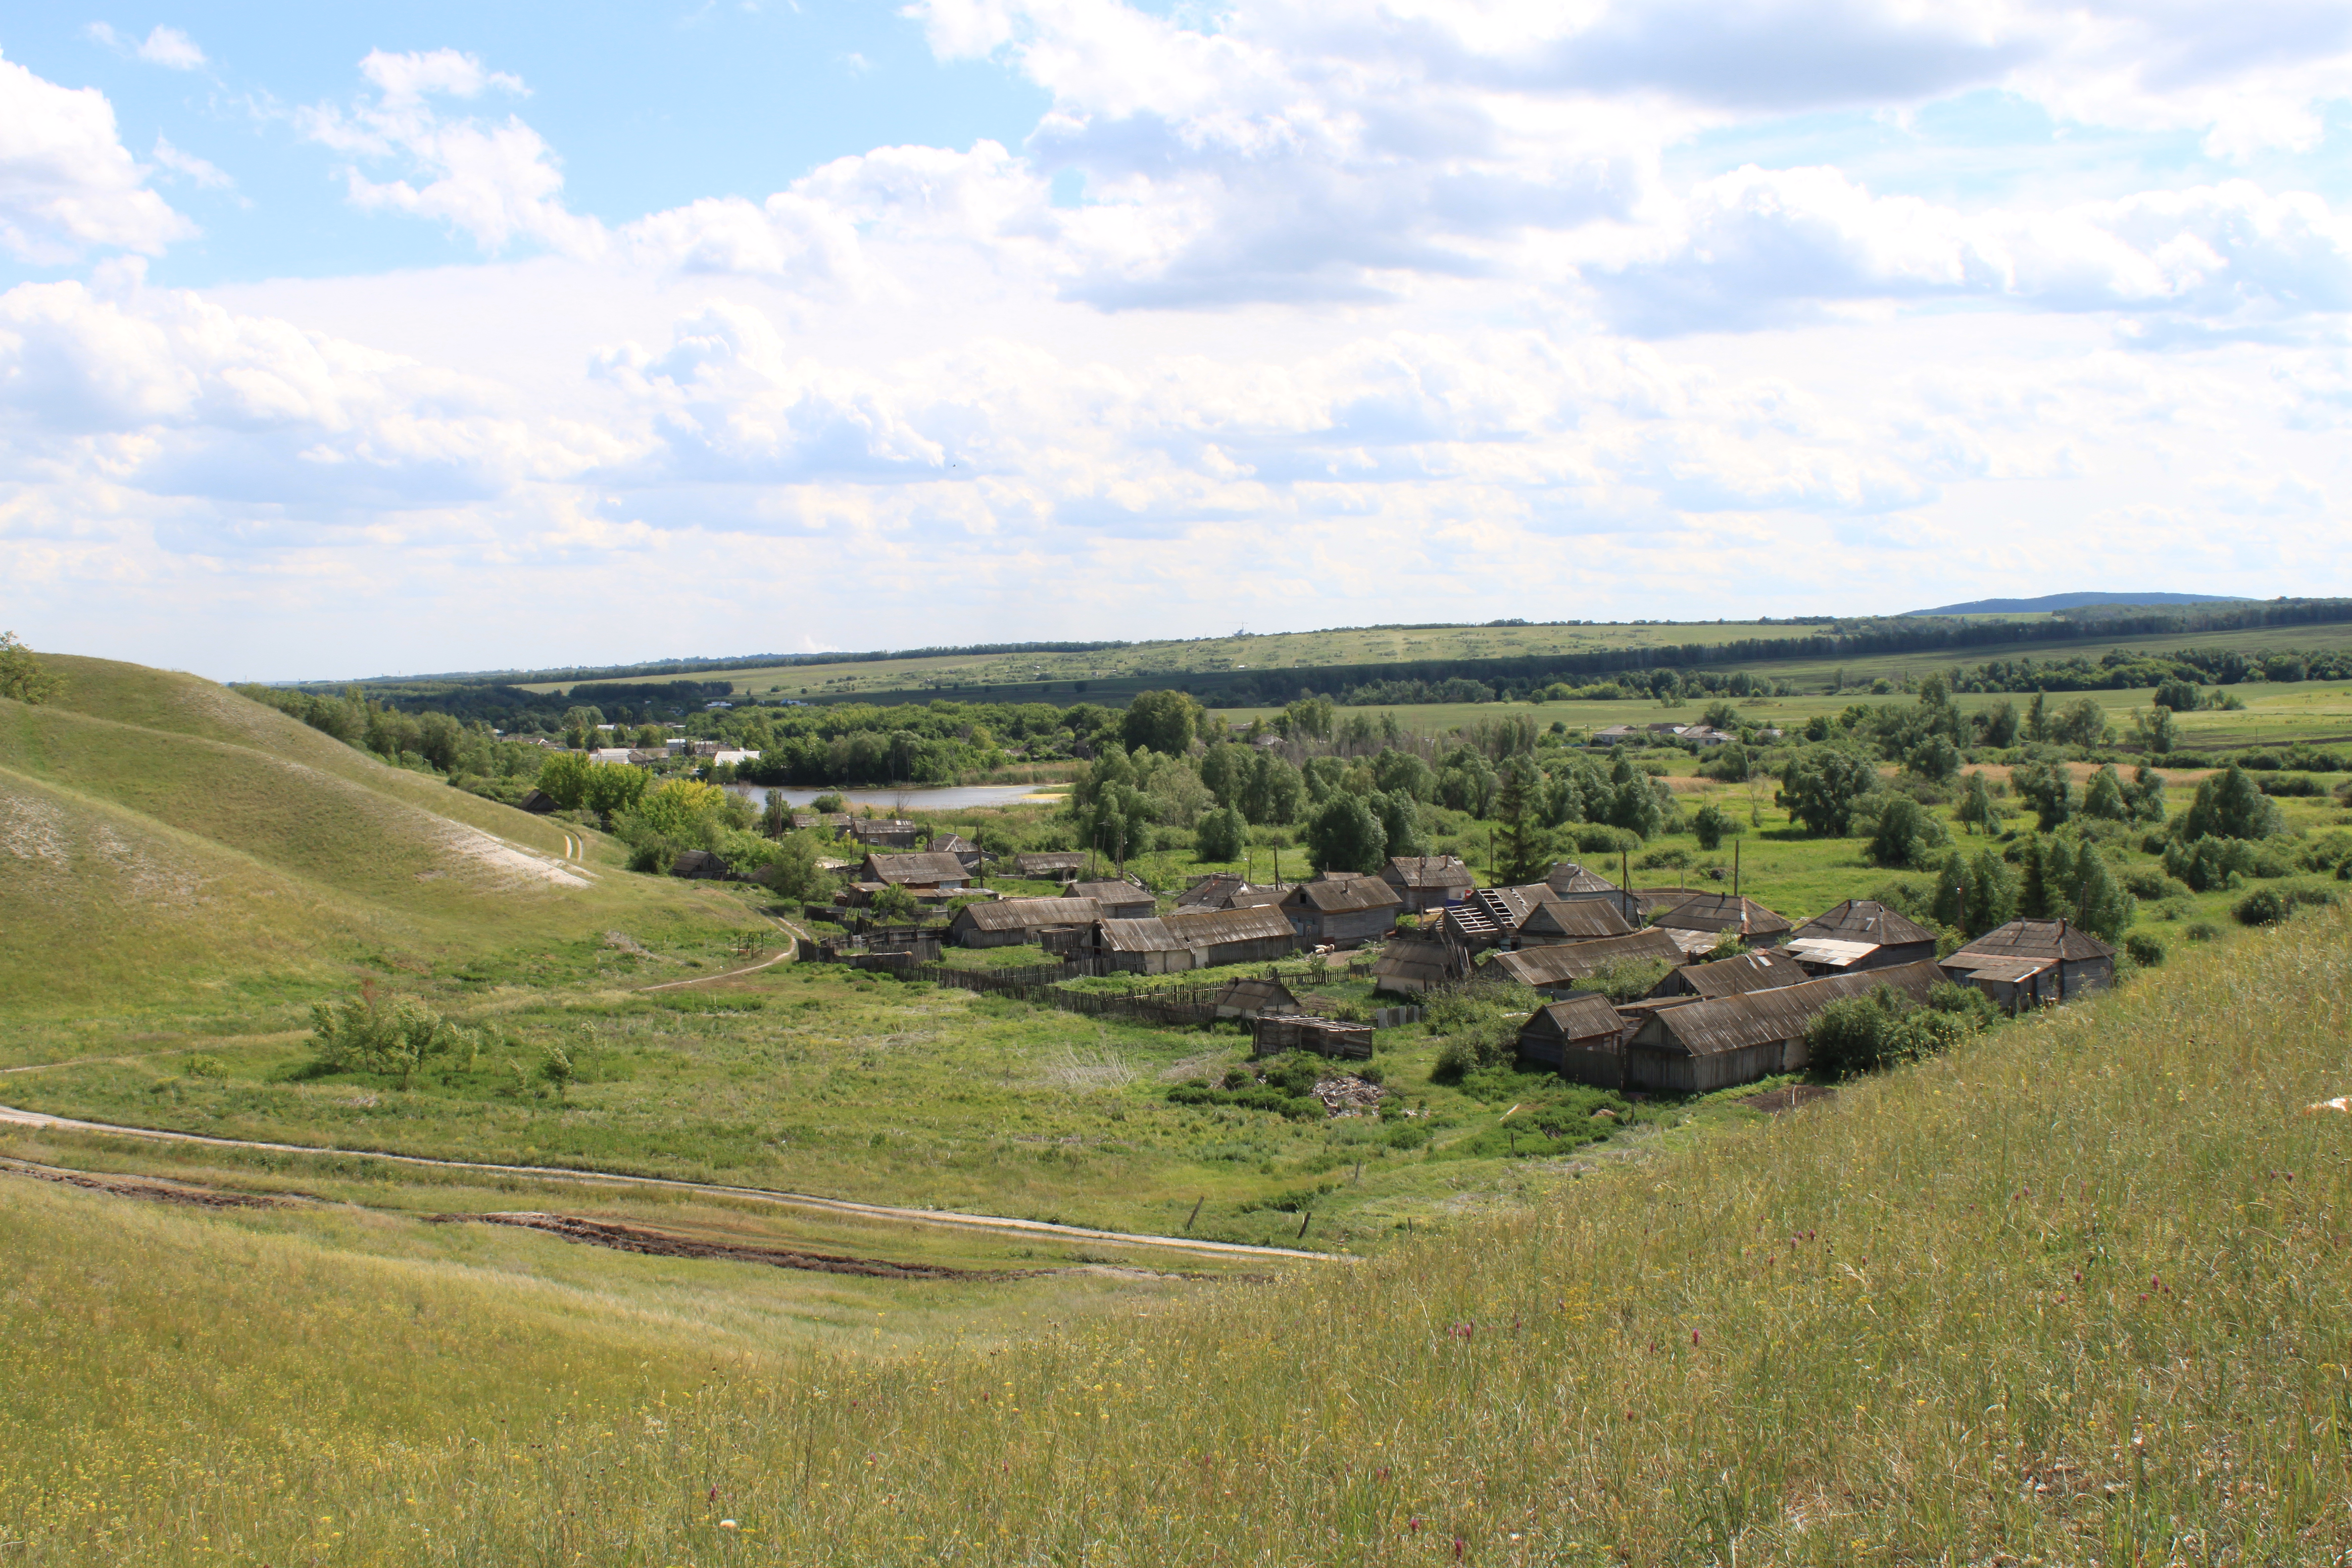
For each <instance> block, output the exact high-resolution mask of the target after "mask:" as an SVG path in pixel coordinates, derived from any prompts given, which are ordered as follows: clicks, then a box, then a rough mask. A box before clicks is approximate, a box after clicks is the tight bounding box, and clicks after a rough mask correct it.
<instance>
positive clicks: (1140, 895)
mask: <svg viewBox="0 0 2352 1568" xmlns="http://www.w3.org/2000/svg"><path fill="white" fill-rule="evenodd" d="M1069 896H1070V897H1071V898H1074V899H1092V900H1094V901H1095V902H1096V903H1097V904H1100V905H1101V906H1102V912H1103V916H1104V918H1105V919H1107V920H1121V921H1141V920H1150V918H1151V915H1152V912H1153V911H1154V910H1157V909H1158V908H1159V907H1160V902H1159V900H1157V899H1154V898H1153V897H1152V896H1151V894H1150V891H1149V890H1148V889H1143V888H1139V887H1137V886H1136V885H1135V884H1134V883H1132V882H1073V883H1071V884H1070V887H1069Z"/></svg>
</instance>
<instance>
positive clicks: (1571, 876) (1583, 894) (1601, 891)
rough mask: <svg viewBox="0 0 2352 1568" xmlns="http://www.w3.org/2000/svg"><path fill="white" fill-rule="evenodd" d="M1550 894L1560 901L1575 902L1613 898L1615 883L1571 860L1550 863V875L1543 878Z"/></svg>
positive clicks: (1615, 888)
mask: <svg viewBox="0 0 2352 1568" xmlns="http://www.w3.org/2000/svg"><path fill="white" fill-rule="evenodd" d="M1544 886H1545V887H1547V888H1549V889H1551V896H1552V897H1553V898H1555V899H1558V900H1560V901H1561V902H1562V903H1575V902H1577V901H1578V900H1583V899H1612V900H1613V899H1615V898H1616V897H1617V896H1618V893H1617V884H1616V883H1614V882H1612V881H1611V880H1610V879H1608V878H1606V877H1603V876H1600V875H1597V874H1596V873H1594V872H1591V871H1588V870H1586V869H1585V868H1583V867H1581V866H1580V865H1578V864H1577V863H1576V862H1575V861H1573V860H1557V861H1554V862H1553V863H1552V868H1551V875H1550V876H1549V877H1546V878H1545V879H1544Z"/></svg>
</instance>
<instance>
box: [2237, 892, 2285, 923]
mask: <svg viewBox="0 0 2352 1568" xmlns="http://www.w3.org/2000/svg"><path fill="white" fill-rule="evenodd" d="M2291 907H2292V906H2291V905H2290V904H2289V903H2288V901H2287V900H2286V899H2284V897H2282V896H2281V895H2280V893H2279V890H2278V889H2275V888H2256V889H2254V890H2253V891H2252V892H2251V893H2248V894H2247V895H2246V896H2245V897H2244V898H2242V899H2240V900H2238V901H2237V903H2236V904H2235V905H2234V906H2232V907H2231V910H2230V912H2231V914H2233V915H2235V916H2237V917H2238V921H2239V923H2240V924H2242V925H2250V926H2266V925H2273V924H2276V923H2277V922H2278V921H2283V920H2284V919H2285V918H2286V912H2287V910H2289V909H2290V908H2291Z"/></svg>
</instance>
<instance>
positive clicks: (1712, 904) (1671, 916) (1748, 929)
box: [1650, 893, 1790, 947]
mask: <svg viewBox="0 0 2352 1568" xmlns="http://www.w3.org/2000/svg"><path fill="white" fill-rule="evenodd" d="M1650 923H1651V924H1652V925H1654V926H1656V927H1658V928H1659V929H1661V930H1663V931H1689V932H1692V933H1693V934H1695V935H1705V936H1707V937H1709V938H1714V939H1720V938H1721V937H1722V936H1723V935H1724V933H1725V932H1729V933H1731V934H1732V935H1734V936H1736V937H1738V939H1739V940H1740V941H1741V942H1744V943H1746V944H1747V945H1748V946H1749V947H1777V946H1779V945H1780V943H1781V942H1784V941H1786V940H1787V938H1788V935H1789V931H1790V925H1789V922H1788V921H1785V920H1783V919H1781V918H1780V916H1779V915H1776V914H1774V913H1773V912H1772V911H1771V910H1768V909H1766V908H1765V907H1764V906H1763V905H1761V904H1759V903H1758V902H1757V901H1756V900H1753V899H1750V898H1744V897H1742V896H1741V895H1739V894H1738V893H1685V894H1683V895H1682V897H1681V899H1680V900H1679V901H1678V902H1676V903H1675V906H1674V907H1673V908H1672V909H1669V910H1666V911H1665V912H1664V914H1662V915H1659V916H1658V917H1657V918H1656V919H1655V920H1654V921H1651V922H1650ZM1709 945H1712V942H1710V943H1709Z"/></svg>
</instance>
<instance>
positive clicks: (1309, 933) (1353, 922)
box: [1276, 877, 1404, 947]
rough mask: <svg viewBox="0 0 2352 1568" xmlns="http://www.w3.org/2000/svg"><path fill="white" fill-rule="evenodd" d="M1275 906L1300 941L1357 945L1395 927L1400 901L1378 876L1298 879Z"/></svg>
mask: <svg viewBox="0 0 2352 1568" xmlns="http://www.w3.org/2000/svg"><path fill="white" fill-rule="evenodd" d="M1276 908H1278V909H1280V910H1281V911H1282V913H1283V915H1284V916H1285V917H1286V919H1287V920H1288V921H1290V928H1291V930H1293V931H1296V932H1297V933H1298V940H1299V941H1301V942H1311V943H1314V944H1317V945H1318V946H1330V947H1360V946H1362V945H1363V944H1364V943H1365V942H1370V941H1371V940H1372V939H1373V938H1375V937H1381V936H1386V935H1387V934H1388V933H1389V932H1390V931H1393V930H1395V929H1396V918H1397V914H1398V911H1400V910H1402V909H1403V908H1404V901H1403V900H1401V899H1399V898H1398V897H1397V895H1396V889H1393V888H1391V887H1390V886H1389V885H1388V884H1387V883H1386V882H1384V881H1382V880H1381V879H1380V878H1378V877H1351V878H1349V879H1347V880H1345V881H1339V882H1301V883H1299V884H1298V886H1297V887H1295V888H1293V889H1290V891H1289V892H1287V893H1286V894H1285V895H1283V899H1282V902H1281V903H1280V904H1279V905H1277V906H1276Z"/></svg>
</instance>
